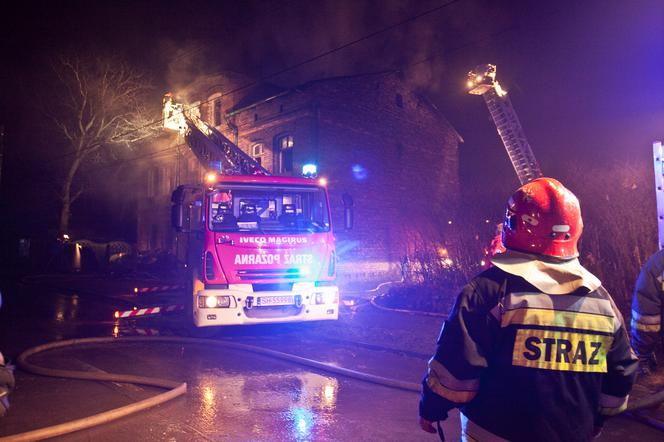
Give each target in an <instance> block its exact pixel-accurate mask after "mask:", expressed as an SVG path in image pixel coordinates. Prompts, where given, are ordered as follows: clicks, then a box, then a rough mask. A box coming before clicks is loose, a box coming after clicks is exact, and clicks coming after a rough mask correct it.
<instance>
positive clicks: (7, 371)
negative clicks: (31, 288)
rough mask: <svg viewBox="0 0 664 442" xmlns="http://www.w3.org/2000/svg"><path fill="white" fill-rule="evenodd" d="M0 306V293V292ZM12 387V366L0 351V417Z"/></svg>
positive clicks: (6, 408) (7, 402) (7, 405)
mask: <svg viewBox="0 0 664 442" xmlns="http://www.w3.org/2000/svg"><path fill="white" fill-rule="evenodd" d="M0 308H2V294H1V293H0ZM13 389H14V367H13V366H12V365H10V364H7V363H6V362H5V358H4V357H3V356H2V353H0V417H3V416H4V415H5V414H7V410H9V393H11V392H12V390H13Z"/></svg>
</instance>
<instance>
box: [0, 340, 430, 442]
mask: <svg viewBox="0 0 664 442" xmlns="http://www.w3.org/2000/svg"><path fill="white" fill-rule="evenodd" d="M140 342H152V343H155V342H163V343H170V344H199V345H206V346H210V345H213V346H220V347H226V348H232V349H236V350H241V351H247V352H251V353H256V354H259V355H264V356H269V357H273V358H277V359H281V360H284V361H288V362H293V363H296V364H300V365H304V366H307V367H311V368H315V369H317V370H321V371H325V372H328V373H334V374H338V375H342V376H346V377H350V378H354V379H359V380H362V381H365V382H371V383H374V384H378V385H383V386H387V387H391V388H397V389H401V390H406V391H413V392H419V390H420V385H419V384H417V383H413V382H404V381H399V380H395V379H390V378H385V377H382V376H375V375H371V374H368V373H363V372H360V371H356V370H351V369H348V368H342V367H337V366H334V365H332V364H327V363H324V362H319V361H315V360H312V359H307V358H303V357H301V356H296V355H292V354H288V353H283V352H280V351H275V350H269V349H266V348H262V347H257V346H253V345H248V344H240V343H237V342H230V341H217V340H210V339H198V338H183V337H177V336H153V337H144V336H135V337H134V336H132V337H121V338H111V337H100V338H83V339H70V340H65V341H56V342H50V343H47V344H43V345H38V346H36V347H32V348H30V349H28V350H26V351H24V352H23V353H21V355H20V356H19V357H18V359H17V364H18V365H19V367H21V368H22V369H23V370H25V371H27V372H30V373H34V374H38V375H42V376H50V377H59V378H68V379H83V380H91V381H108V382H122V383H131V384H140V385H148V386H153V387H160V388H166V389H168V391H166V392H164V393H161V394H158V395H156V396H153V397H150V398H148V399H144V400H141V401H138V402H135V403H133V404H129V405H126V406H124V407H120V408H116V409H113V410H109V411H105V412H102V413H98V414H95V415H93V416H89V417H85V418H81V419H76V420H73V421H69V422H65V423H62V424H58V425H54V426H51V427H45V428H40V429H37V430H32V431H28V432H25V433H19V434H13V435H9V436H5V437H0V442H19V441H20V442H23V441H36V440H42V439H48V438H51V437H56V436H61V435H64V434H68V433H73V432H75V431H80V430H83V429H86V428H91V427H94V426H98V425H101V424H105V423H108V422H111V421H114V420H117V419H120V418H122V417H126V416H129V415H130V414H134V413H137V412H139V411H142V410H145V409H148V408H151V407H154V406H157V405H159V404H163V403H164V402H167V401H169V400H171V399H174V398H176V397H178V396H180V395H182V394H184V393H185V392H186V390H187V384H186V383H184V382H183V383H180V382H177V381H172V380H167V379H158V378H150V377H144V376H134V375H125V374H115V373H99V372H90V371H74V370H62V369H54V368H46V367H41V366H38V365H35V364H33V363H31V362H29V361H28V359H29V358H30V357H31V356H34V355H36V354H37V353H42V352H45V351H50V350H55V349H60V348H65V347H76V346H86V345H94V344H108V343H118V344H123V343H124V344H133V343H140Z"/></svg>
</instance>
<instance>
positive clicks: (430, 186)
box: [138, 72, 462, 276]
mask: <svg viewBox="0 0 664 442" xmlns="http://www.w3.org/2000/svg"><path fill="white" fill-rule="evenodd" d="M249 83H251V81H250V79H248V78H246V77H243V76H241V75H239V74H233V73H224V74H220V75H217V76H213V77H207V78H205V79H202V80H200V81H198V82H197V83H195V84H192V85H191V86H190V87H189V88H187V91H184V92H182V94H181V97H183V98H185V101H187V102H188V103H190V105H193V106H198V109H199V112H200V115H201V118H202V119H204V120H205V121H207V122H208V123H211V124H213V125H214V126H216V127H217V128H218V129H219V130H221V132H223V133H224V134H225V135H226V136H227V137H228V138H229V139H231V140H233V141H235V142H236V143H237V144H238V145H239V146H240V147H241V148H242V149H243V150H244V151H245V152H247V153H248V154H249V155H251V156H252V157H254V158H255V159H257V160H258V161H260V162H261V164H262V165H263V167H265V168H266V169H268V170H269V171H270V172H272V173H274V174H277V175H298V174H299V172H300V170H301V166H302V165H303V164H306V163H309V162H314V163H316V164H318V168H319V173H320V175H321V176H324V177H326V178H327V180H328V189H329V193H330V203H331V209H332V223H333V228H334V230H335V237H336V239H337V249H338V256H339V259H340V262H339V269H340V274H344V273H345V274H348V273H354V274H355V275H356V276H378V275H382V274H385V273H391V272H396V271H398V269H399V263H400V261H401V258H402V257H403V256H404V255H406V254H409V253H412V252H413V251H414V249H415V248H417V247H418V243H419V242H420V241H422V240H428V241H430V242H436V243H441V244H443V243H445V238H443V237H442V236H441V224H442V223H443V222H445V221H444V220H447V219H448V214H449V213H448V211H449V207H451V206H452V205H453V204H454V201H455V199H456V198H457V195H458V192H459V188H458V152H457V149H458V145H459V143H460V142H461V141H462V140H461V137H460V136H459V134H458V133H457V132H456V131H455V130H454V128H453V127H452V126H451V125H450V123H449V122H448V121H447V120H446V119H445V117H444V116H443V115H442V114H441V113H440V112H439V111H438V110H437V109H436V108H435V107H434V106H433V105H432V104H431V103H430V102H429V101H428V100H427V99H426V98H424V97H422V96H419V95H417V94H415V93H414V92H413V91H412V90H410V89H409V87H408V86H407V84H406V83H405V82H404V81H403V80H402V79H401V78H400V76H399V74H398V73H394V72H384V73H376V74H366V75H358V76H349V77H336V78H328V79H322V80H316V81H312V82H309V83H306V84H303V85H300V86H297V87H294V88H290V89H282V88H278V87H276V86H273V85H269V84H263V85H258V86H252V87H249V88H247V87H244V86H245V85H247V84H249ZM171 144H172V141H171ZM157 152H158V149H157ZM147 170H148V173H147V175H146V178H147V185H146V186H145V190H146V194H145V195H144V196H142V197H141V198H140V200H139V204H138V207H139V214H138V242H139V244H138V245H139V248H140V249H144V250H145V249H165V250H168V249H170V248H171V247H172V241H173V234H172V232H171V230H170V226H169V224H168V223H169V214H168V210H169V204H170V203H169V196H170V193H169V192H170V190H171V189H173V188H174V186H175V185H176V184H179V183H183V182H196V181H197V180H199V179H201V177H202V175H203V173H204V170H203V168H202V167H201V166H200V165H198V163H197V161H196V159H195V158H194V157H193V155H192V154H191V153H190V152H188V149H187V148H186V146H185V147H183V148H181V149H179V151H178V152H175V153H173V152H171V153H166V154H165V155H164V157H163V158H160V159H159V160H155V159H154V158H152V159H150V165H149V166H148V169H147ZM343 194H348V195H350V196H351V197H352V198H353V201H354V212H355V213H354V215H355V225H354V228H353V229H352V230H350V231H344V229H343V204H342V198H341V197H342V195H343Z"/></svg>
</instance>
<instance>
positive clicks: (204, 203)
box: [164, 96, 352, 327]
mask: <svg viewBox="0 0 664 442" xmlns="http://www.w3.org/2000/svg"><path fill="white" fill-rule="evenodd" d="M164 126H165V127H166V128H167V129H173V130H178V131H180V132H181V133H182V134H183V136H184V138H185V142H186V144H187V145H188V146H189V148H190V149H191V150H192V152H193V153H194V154H195V156H196V157H197V158H198V160H199V161H200V162H201V164H203V165H205V166H208V165H213V166H214V167H212V170H210V172H209V173H207V174H206V176H205V180H204V182H201V183H193V184H186V185H180V186H178V187H177V188H176V189H175V191H174V192H173V193H172V198H171V201H172V206H171V218H172V220H171V221H172V225H173V227H174V228H175V230H176V232H177V255H178V258H179V261H181V262H182V263H183V264H184V268H185V275H186V276H185V287H186V289H185V303H184V309H185V314H186V316H187V317H190V318H191V321H192V323H193V325H194V326H195V327H213V326H221V325H232V324H257V323H269V322H298V321H318V320H335V319H337V318H338V316H339V289H338V287H337V286H336V285H335V275H336V252H335V247H334V238H333V234H332V224H331V220H330V205H329V200H328V192H327V188H326V181H325V179H323V178H317V177H316V168H315V166H314V165H306V166H304V167H303V172H305V175H306V177H290V176H271V175H270V174H269V173H268V171H267V170H265V169H264V168H263V167H261V166H260V165H259V164H258V163H257V162H256V161H254V160H253V158H251V157H249V156H248V155H246V154H245V153H244V152H243V151H242V150H241V149H240V148H239V147H238V146H236V145H235V144H234V143H232V142H231V141H230V140H228V139H227V138H226V137H225V136H224V135H223V134H221V133H220V132H219V131H217V130H216V129H215V128H214V127H212V126H211V125H209V124H207V123H206V122H204V121H203V120H202V119H200V118H199V117H198V116H197V115H194V114H192V113H190V112H187V110H186V109H184V108H183V106H182V105H181V104H177V103H174V101H173V99H172V97H169V96H166V98H165V100H164ZM347 211H348V213H347V214H346V219H347V220H352V215H351V213H350V208H347ZM346 227H347V228H350V225H349V224H348V222H347V226H346Z"/></svg>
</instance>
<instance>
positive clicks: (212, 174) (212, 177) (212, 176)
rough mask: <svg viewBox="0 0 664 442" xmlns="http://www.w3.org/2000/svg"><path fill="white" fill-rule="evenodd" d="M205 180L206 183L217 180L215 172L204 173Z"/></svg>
mask: <svg viewBox="0 0 664 442" xmlns="http://www.w3.org/2000/svg"><path fill="white" fill-rule="evenodd" d="M205 182H206V183H208V184H214V183H216V182H217V172H208V173H207V174H205Z"/></svg>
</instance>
